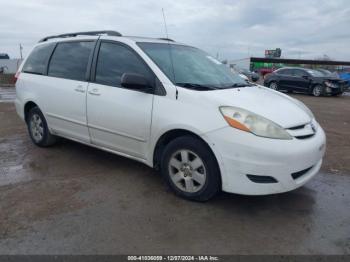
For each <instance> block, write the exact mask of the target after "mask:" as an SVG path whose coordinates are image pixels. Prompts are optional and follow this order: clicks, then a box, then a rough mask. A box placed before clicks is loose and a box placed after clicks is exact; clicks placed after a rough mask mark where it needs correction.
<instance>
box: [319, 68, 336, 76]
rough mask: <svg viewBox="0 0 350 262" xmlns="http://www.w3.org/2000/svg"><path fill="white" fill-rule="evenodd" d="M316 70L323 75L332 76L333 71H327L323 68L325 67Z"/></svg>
mask: <svg viewBox="0 0 350 262" xmlns="http://www.w3.org/2000/svg"><path fill="white" fill-rule="evenodd" d="M317 71H318V72H321V73H322V74H323V75H325V76H333V73H332V72H330V71H328V70H325V69H323V70H317Z"/></svg>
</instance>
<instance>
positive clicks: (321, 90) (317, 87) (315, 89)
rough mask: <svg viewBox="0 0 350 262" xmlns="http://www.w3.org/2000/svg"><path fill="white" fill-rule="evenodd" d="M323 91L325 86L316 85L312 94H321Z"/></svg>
mask: <svg viewBox="0 0 350 262" xmlns="http://www.w3.org/2000/svg"><path fill="white" fill-rule="evenodd" d="M322 92H323V87H322V86H321V85H316V86H314V88H313V89H312V95H313V96H321V95H322Z"/></svg>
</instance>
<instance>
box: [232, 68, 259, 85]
mask: <svg viewBox="0 0 350 262" xmlns="http://www.w3.org/2000/svg"><path fill="white" fill-rule="evenodd" d="M237 71H238V72H239V73H240V74H242V75H245V76H246V77H248V79H249V80H251V81H253V82H256V81H258V80H259V78H260V76H259V74H257V73H255V72H252V71H250V70H248V69H245V68H237Z"/></svg>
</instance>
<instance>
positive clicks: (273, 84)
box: [270, 82, 278, 90]
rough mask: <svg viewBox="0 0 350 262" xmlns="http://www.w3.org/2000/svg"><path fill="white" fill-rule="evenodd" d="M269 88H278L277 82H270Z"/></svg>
mask: <svg viewBox="0 0 350 262" xmlns="http://www.w3.org/2000/svg"><path fill="white" fill-rule="evenodd" d="M270 88H271V89H273V90H278V86H277V83H275V82H272V83H271V84H270Z"/></svg>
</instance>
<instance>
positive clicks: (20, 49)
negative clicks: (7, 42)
mask: <svg viewBox="0 0 350 262" xmlns="http://www.w3.org/2000/svg"><path fill="white" fill-rule="evenodd" d="M22 50H23V47H22V45H21V44H19V54H20V56H21V60H23V55H22Z"/></svg>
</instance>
